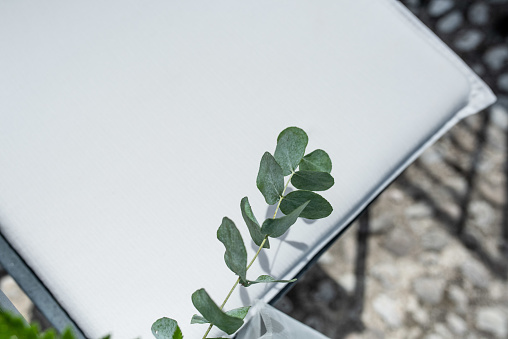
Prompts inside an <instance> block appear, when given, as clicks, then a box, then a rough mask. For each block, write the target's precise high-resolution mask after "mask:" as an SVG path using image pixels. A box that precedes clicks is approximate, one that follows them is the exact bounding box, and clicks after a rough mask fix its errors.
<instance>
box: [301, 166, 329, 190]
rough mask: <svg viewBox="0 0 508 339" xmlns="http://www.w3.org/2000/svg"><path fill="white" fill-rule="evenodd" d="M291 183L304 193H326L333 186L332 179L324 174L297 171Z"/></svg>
mask: <svg viewBox="0 0 508 339" xmlns="http://www.w3.org/2000/svg"><path fill="white" fill-rule="evenodd" d="M291 183H292V184H293V186H295V187H296V188H298V189H301V190H306V191H326V190H327V189H329V188H330V187H332V186H333V184H334V180H333V177H332V176H331V175H330V174H328V173H326V172H314V171H297V172H295V174H294V175H293V177H292V178H291Z"/></svg>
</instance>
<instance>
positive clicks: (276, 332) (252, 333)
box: [235, 300, 328, 339]
mask: <svg viewBox="0 0 508 339" xmlns="http://www.w3.org/2000/svg"><path fill="white" fill-rule="evenodd" d="M249 311H250V312H252V313H253V314H254V316H253V317H252V318H251V319H250V321H249V323H248V324H246V325H245V326H244V327H243V328H242V330H241V331H240V332H239V333H238V334H237V335H236V337H235V338H236V339H327V338H328V337H325V336H324V335H322V334H321V333H319V332H317V331H316V330H314V329H312V328H310V327H308V326H307V325H304V324H302V323H301V322H299V321H297V320H295V319H293V318H291V317H290V316H288V315H286V314H284V313H282V312H281V311H279V310H278V309H276V308H274V307H272V306H270V305H268V304H266V303H264V302H263V301H260V300H258V301H256V303H255V304H254V305H253V306H252V308H251V309H250V310H249Z"/></svg>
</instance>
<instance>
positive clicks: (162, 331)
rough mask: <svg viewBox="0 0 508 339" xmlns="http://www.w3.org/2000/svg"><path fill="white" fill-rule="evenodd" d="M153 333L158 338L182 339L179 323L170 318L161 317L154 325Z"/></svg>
mask: <svg viewBox="0 0 508 339" xmlns="http://www.w3.org/2000/svg"><path fill="white" fill-rule="evenodd" d="M152 334H153V335H154V337H155V338H157V339H182V338H183V336H182V331H181V330H180V327H178V323H177V322H176V321H175V320H173V319H170V318H160V319H159V320H157V321H156V322H154V323H153V325H152Z"/></svg>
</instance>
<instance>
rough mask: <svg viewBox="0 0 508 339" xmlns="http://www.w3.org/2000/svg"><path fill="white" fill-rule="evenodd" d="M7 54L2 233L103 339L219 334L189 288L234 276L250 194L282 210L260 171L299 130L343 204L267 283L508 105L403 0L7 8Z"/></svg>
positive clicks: (118, 1) (291, 237)
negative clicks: (488, 109) (227, 235)
mask: <svg viewBox="0 0 508 339" xmlns="http://www.w3.org/2000/svg"><path fill="white" fill-rule="evenodd" d="M0 46H2V47H1V49H2V52H1V53H0V74H1V76H0V230H1V232H2V234H4V235H5V236H6V237H7V238H8V239H9V241H10V242H11V243H12V245H13V246H14V247H15V248H16V249H17V250H18V251H19V253H20V254H21V255H22V257H23V258H24V259H25V260H26V262H27V263H28V265H30V266H31V267H32V269H33V270H34V271H35V273H36V274H37V275H38V276H39V277H40V279H41V280H42V281H43V282H44V284H45V285H46V286H47V287H48V288H49V289H50V291H51V292H52V293H53V294H54V295H55V297H56V298H57V299H58V301H59V302H60V303H61V305H63V307H64V308H65V309H66V310H67V312H68V313H69V314H70V316H71V317H72V318H73V319H75V321H76V322H77V324H78V325H79V326H80V327H81V328H82V329H83V330H84V331H85V333H86V334H87V336H89V337H99V336H100V335H103V334H106V333H112V334H113V335H114V338H133V337H137V336H142V337H143V338H149V337H151V334H150V326H151V324H152V322H153V321H154V320H156V319H157V318H159V317H162V316H169V317H172V318H175V319H176V320H178V321H179V323H180V324H181V326H182V328H183V331H184V334H185V336H186V338H195V337H198V336H200V335H202V334H203V332H204V328H203V327H202V326H198V325H192V326H191V325H189V319H190V317H191V316H192V314H193V313H195V311H194V309H193V306H192V304H191V300H190V296H191V294H192V292H193V291H195V290H196V289H198V288H201V287H205V288H206V290H207V291H208V292H209V293H210V295H211V296H212V297H213V298H214V299H215V300H216V301H217V302H220V300H222V299H223V298H224V297H225V294H226V293H227V290H228V289H229V288H230V285H231V284H232V283H233V282H234V276H233V275H232V273H230V272H229V271H228V269H227V268H226V266H225V265H224V263H223V259H222V258H223V252H224V249H223V246H222V244H221V243H220V242H219V241H217V240H216V230H217V228H218V226H219V224H220V222H221V219H222V217H223V216H228V217H230V218H232V219H233V220H234V221H235V222H236V224H237V225H238V227H239V229H240V230H241V232H242V234H243V236H244V239H249V236H248V232H247V229H246V227H245V226H244V225H243V220H242V217H241V214H240V209H239V203H240V200H241V198H242V197H244V196H248V197H249V199H250V201H251V204H252V206H253V210H254V213H255V214H256V215H257V218H258V220H260V221H262V220H263V219H264V218H265V217H267V216H268V215H269V212H268V211H267V207H266V205H265V203H264V200H263V198H262V196H261V194H260V193H259V192H258V191H257V188H256V186H255V179H256V175H257V170H258V166H259V160H260V159H261V156H262V154H263V153H264V152H265V151H271V152H273V150H274V148H275V143H276V137H277V135H278V133H279V132H280V131H281V130H283V129H284V128H286V127H288V126H299V127H301V128H303V129H304V130H305V131H306V132H307V133H308V135H309V139H310V141H309V146H308V151H309V152H310V151H312V150H314V149H316V148H323V149H325V150H326V151H328V152H329V154H330V156H331V158H332V161H333V163H334V169H333V171H332V175H333V176H334V177H335V186H334V187H333V188H332V189H331V190H330V191H327V192H325V193H324V196H325V197H326V198H327V199H328V200H329V201H330V202H331V204H332V205H333V206H334V212H333V214H332V215H331V216H330V217H329V218H327V219H325V220H320V221H317V222H315V223H312V224H309V223H306V222H304V221H299V222H298V223H297V224H296V225H294V226H293V227H292V229H291V230H290V231H289V234H288V235H287V236H284V237H283V238H282V239H281V240H280V241H279V240H272V249H271V250H269V251H266V252H263V253H262V255H261V257H260V260H258V261H257V263H256V264H255V265H254V266H253V267H252V269H251V270H250V271H249V277H251V278H252V277H253V278H255V277H257V276H258V275H259V274H262V273H267V272H268V273H270V274H272V275H273V276H275V277H277V278H281V279H284V278H292V277H293V276H294V275H295V274H296V273H297V272H298V271H299V270H300V269H301V268H302V267H303V265H305V263H306V262H307V261H308V260H309V259H310V258H312V257H313V256H314V255H315V254H316V253H317V252H318V251H319V249H320V248H321V247H322V246H323V245H324V244H326V243H327V241H329V240H330V239H331V238H333V237H334V235H336V234H337V233H338V232H339V231H340V230H341V229H342V228H343V227H345V226H346V225H347V224H348V223H349V222H350V221H351V220H352V219H353V218H354V217H355V216H356V214H357V213H358V212H359V211H360V210H361V209H362V208H364V207H365V206H366V204H367V203H368V202H369V201H370V200H371V199H372V198H373V197H374V196H375V195H376V194H378V193H379V192H380V191H381V190H382V189H383V188H384V187H385V186H386V184H387V183H389V182H390V181H391V180H392V179H393V178H394V177H395V176H396V175H397V174H398V173H400V172H401V171H402V170H403V169H404V168H405V167H406V166H407V165H408V164H409V163H410V162H411V161H412V160H414V158H415V157H416V156H418V154H420V153H421V152H422V151H423V149H424V148H425V147H426V146H428V145H429V144H431V143H432V142H434V141H435V140H436V139H437V138H438V137H439V136H440V135H442V134H443V133H444V132H445V131H446V130H447V129H449V128H450V127H451V126H452V125H453V124H454V123H456V122H457V121H458V120H459V119H460V118H462V117H464V116H465V115H467V114H471V113H474V112H476V111H478V110H479V109H481V108H483V107H485V106H487V105H488V104H490V103H491V102H492V101H493V100H494V97H493V95H492V93H491V92H490V90H489V89H488V88H487V87H486V86H485V85H484V84H483V83H482V82H481V81H480V80H479V79H478V78H477V77H476V76H475V75H474V74H473V73H472V72H471V71H470V70H469V69H468V68H467V67H466V66H465V65H464V64H463V63H462V61H460V60H458V58H456V57H455V56H454V55H453V54H452V53H450V52H449V51H448V49H447V48H446V47H445V46H444V45H443V44H442V43H441V42H440V41H438V40H437V39H436V38H435V37H434V36H433V35H432V34H431V33H429V31H428V30H427V29H426V28H424V27H423V26H422V25H421V24H419V23H418V22H417V21H416V20H415V19H414V18H413V17H412V16H411V15H410V14H409V13H408V12H407V11H406V10H404V9H403V8H401V6H400V5H398V4H397V3H396V2H395V1H389V0H347V1H346V0H342V1H331V0H323V1H307V0H305V1H304V0H291V1H289V0H283V1H277V2H273V1H267V0H259V1H250V2H249V1H247V2H246V1H240V2H239V1H233V0H217V1H202V0H189V1H182V2H176V1H162V0H160V1H150V2H139V1H133V0H111V1H98V0H92V1H83V2H69V1H58V0H48V1H29V0H19V1H7V0H0ZM247 248H248V251H249V255H250V257H252V255H253V254H254V253H255V249H254V246H252V243H251V242H250V241H248V242H247ZM279 289H280V286H273V285H272V286H254V287H251V288H249V289H248V290H247V289H243V288H240V289H238V290H237V291H236V293H235V294H234V295H233V296H232V298H231V301H230V302H229V303H228V305H227V308H234V307H238V306H240V305H243V304H247V303H249V302H252V301H253V300H255V299H257V298H260V299H263V300H265V301H269V300H270V299H271V298H273V297H274V296H275V295H276V293H277V292H278V291H279ZM218 333H219V332H215V335H218Z"/></svg>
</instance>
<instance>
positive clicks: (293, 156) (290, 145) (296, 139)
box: [273, 127, 309, 175]
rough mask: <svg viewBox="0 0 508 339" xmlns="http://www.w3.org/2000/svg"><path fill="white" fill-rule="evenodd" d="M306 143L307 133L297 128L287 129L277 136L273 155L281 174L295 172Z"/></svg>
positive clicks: (307, 140) (307, 139)
mask: <svg viewBox="0 0 508 339" xmlns="http://www.w3.org/2000/svg"><path fill="white" fill-rule="evenodd" d="M308 142H309V138H308V137H307V133H305V132H304V131H303V130H302V129H300V128H298V127H288V128H286V129H285V130H283V131H282V132H281V133H280V134H279V136H278V137H277V147H276V148H275V153H274V154H273V155H274V157H275V160H276V161H277V162H278V163H279V165H280V166H281V167H282V174H284V175H290V174H291V173H293V172H294V171H295V170H296V168H297V167H298V164H299V163H300V161H301V160H302V158H303V155H304V154H305V148H306V147H307V143H308Z"/></svg>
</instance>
